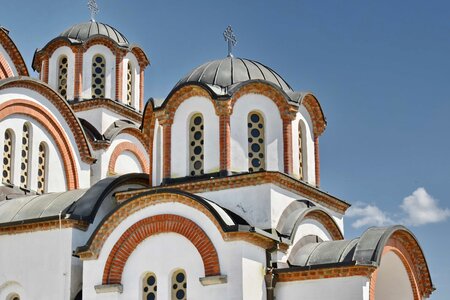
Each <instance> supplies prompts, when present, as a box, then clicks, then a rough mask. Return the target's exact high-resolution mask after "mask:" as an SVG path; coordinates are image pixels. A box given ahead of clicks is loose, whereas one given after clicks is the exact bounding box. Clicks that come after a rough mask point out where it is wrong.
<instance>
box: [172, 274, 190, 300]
mask: <svg viewBox="0 0 450 300" xmlns="http://www.w3.org/2000/svg"><path fill="white" fill-rule="evenodd" d="M186 293H187V279H186V273H185V272H184V270H176V271H175V272H173V274H172V300H186V299H187V297H186Z"/></svg>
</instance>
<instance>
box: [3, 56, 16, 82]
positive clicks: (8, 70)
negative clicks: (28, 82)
mask: <svg viewBox="0 0 450 300" xmlns="http://www.w3.org/2000/svg"><path fill="white" fill-rule="evenodd" d="M13 76H14V74H13V71H12V70H11V67H10V66H9V64H8V62H7V61H6V58H5V57H4V56H3V55H2V54H0V80H1V79H5V78H8V77H13Z"/></svg>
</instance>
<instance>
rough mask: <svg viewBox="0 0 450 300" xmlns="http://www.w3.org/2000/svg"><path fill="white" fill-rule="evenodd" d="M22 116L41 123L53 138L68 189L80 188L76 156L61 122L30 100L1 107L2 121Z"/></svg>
mask: <svg viewBox="0 0 450 300" xmlns="http://www.w3.org/2000/svg"><path fill="white" fill-rule="evenodd" d="M17 114H22V115H26V116H29V117H31V118H33V119H34V120H36V121H37V122H38V123H40V124H41V125H42V126H43V127H44V128H45V129H46V130H47V131H48V133H49V134H50V135H51V136H52V138H53V140H54V141H55V143H56V146H57V148H58V152H59V153H60V155H61V159H62V162H63V166H64V172H65V176H66V182H67V189H68V190H73V189H77V188H79V182H78V172H77V166H76V163H75V159H76V158H75V155H74V153H73V151H72V148H71V143H70V140H69V139H68V138H67V137H66V134H65V131H64V129H63V128H62V127H61V125H60V124H59V122H58V121H57V120H56V119H55V118H54V117H53V116H52V115H50V114H49V113H48V112H47V111H46V110H45V109H44V108H43V107H42V106H40V105H38V104H36V103H34V102H31V101H29V100H22V99H14V100H10V101H7V102H4V103H2V104H1V105H0V120H3V119H5V118H6V117H8V116H11V115H17Z"/></svg>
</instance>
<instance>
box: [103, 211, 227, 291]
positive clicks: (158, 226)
mask: <svg viewBox="0 0 450 300" xmlns="http://www.w3.org/2000/svg"><path fill="white" fill-rule="evenodd" d="M169 232H173V233H177V234H180V235H182V236H184V237H186V238H187V239H188V240H189V241H190V242H191V243H192V244H193V245H194V246H195V248H197V251H198V252H199V253H200V256H201V257H202V260H203V267H204V272H205V276H216V275H220V264H219V257H218V255H217V251H216V248H215V247H214V244H213V243H212V242H211V240H210V239H209V237H208V236H207V235H206V233H205V232H204V231H203V230H202V229H201V228H200V227H199V226H198V225H197V224H196V223H194V222H193V221H191V220H189V219H187V218H184V217H181V216H177V215H170V214H165V215H157V216H153V217H149V218H146V219H143V220H141V221H139V222H137V223H135V224H134V225H132V226H131V227H130V228H128V230H127V231H125V232H124V233H123V234H122V236H121V237H120V238H119V240H118V241H117V242H116V244H115V245H114V247H113V248H112V250H111V252H110V254H109V256H108V259H107V261H106V265H105V269H104V272H103V281H102V282H103V284H120V283H121V281H122V273H123V269H124V267H125V264H126V262H127V260H128V258H129V257H130V255H131V253H133V251H134V250H135V249H136V247H137V246H138V245H139V244H140V243H142V242H143V241H144V240H145V239H147V238H149V237H151V236H153V235H156V234H161V233H169Z"/></svg>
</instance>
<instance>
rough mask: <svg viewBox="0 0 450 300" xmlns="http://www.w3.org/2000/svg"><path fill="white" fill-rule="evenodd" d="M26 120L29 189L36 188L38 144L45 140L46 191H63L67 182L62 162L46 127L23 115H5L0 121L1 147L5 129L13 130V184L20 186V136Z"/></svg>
mask: <svg viewBox="0 0 450 300" xmlns="http://www.w3.org/2000/svg"><path fill="white" fill-rule="evenodd" d="M26 122H28V123H29V124H30V125H31V131H30V132H31V138H30V142H31V146H30V148H29V149H30V150H29V151H30V159H29V165H28V168H29V169H28V170H29V175H28V182H29V187H30V189H31V190H33V191H36V190H37V178H38V175H37V172H38V169H37V167H38V157H39V144H40V143H41V142H45V143H46V144H47V168H46V170H47V174H46V189H45V190H46V191H47V192H63V191H66V190H67V182H66V176H65V171H64V166H63V163H62V159H61V155H60V153H59V151H58V147H57V146H56V143H55V141H54V140H53V138H52V137H51V135H50V134H49V133H48V131H47V129H45V128H44V127H42V126H41V125H40V124H39V123H33V119H31V118H29V117H26V116H24V115H17V116H16V117H7V118H6V119H3V120H2V121H1V123H0V137H1V138H0V147H1V149H3V145H4V142H5V141H4V136H5V131H6V130H7V129H11V130H12V131H13V132H14V136H15V139H14V157H13V160H14V163H13V164H14V167H13V180H12V182H13V184H14V185H16V186H20V174H21V169H20V164H21V161H22V156H21V151H22V136H23V125H24V124H25V123H26Z"/></svg>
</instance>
